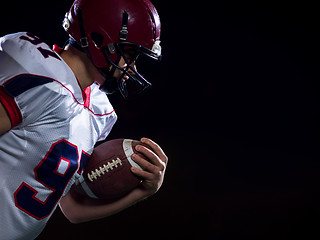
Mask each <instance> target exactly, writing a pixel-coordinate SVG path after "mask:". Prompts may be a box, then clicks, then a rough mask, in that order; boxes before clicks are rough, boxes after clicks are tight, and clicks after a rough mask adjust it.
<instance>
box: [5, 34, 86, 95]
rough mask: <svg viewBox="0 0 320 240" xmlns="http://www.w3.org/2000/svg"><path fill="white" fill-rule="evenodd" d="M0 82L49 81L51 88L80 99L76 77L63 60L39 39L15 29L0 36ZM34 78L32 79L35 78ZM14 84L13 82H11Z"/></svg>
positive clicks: (38, 83)
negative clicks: (0, 66) (12, 32)
mask: <svg viewBox="0 0 320 240" xmlns="http://www.w3.org/2000/svg"><path fill="white" fill-rule="evenodd" d="M0 59H1V65H2V68H1V69H0V78H1V79H2V80H1V79H0V83H1V82H7V83H8V82H12V85H16V86H19V84H21V83H23V84H24V85H27V84H28V83H30V84H31V85H30V84H29V85H28V86H29V87H30V88H31V87H34V84H33V83H37V84H36V85H40V84H41V85H42V84H44V83H48V82H50V83H51V84H50V86H52V87H53V89H54V90H56V91H58V92H60V93H61V89H64V90H65V91H63V92H65V93H67V94H70V93H71V94H72V96H73V97H75V98H76V99H82V93H81V89H80V87H79V84H78V82H77V79H76V77H75V76H74V74H73V72H72V71H71V69H70V68H69V66H68V65H67V64H66V63H65V62H64V61H63V59H62V58H61V57H60V56H59V54H57V53H56V52H55V51H53V50H52V49H51V48H50V47H49V46H48V45H47V44H46V43H45V42H44V41H43V40H42V39H41V38H39V37H38V36H36V35H34V34H32V33H29V32H19V33H14V34H9V35H6V36H4V37H2V38H0ZM35 80H36V81H35ZM13 83H15V84H13Z"/></svg>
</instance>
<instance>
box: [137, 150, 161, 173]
mask: <svg viewBox="0 0 320 240" xmlns="http://www.w3.org/2000/svg"><path fill="white" fill-rule="evenodd" d="M131 158H132V160H133V161H135V162H136V163H137V164H138V165H139V166H140V167H141V168H142V169H143V170H144V171H147V172H150V173H155V172H157V171H158V169H157V168H158V167H157V166H156V165H154V164H153V163H151V162H149V161H147V160H146V159H144V158H143V157H141V156H139V155H138V154H133V155H132V156H131Z"/></svg>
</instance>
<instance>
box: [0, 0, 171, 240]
mask: <svg viewBox="0 0 320 240" xmlns="http://www.w3.org/2000/svg"><path fill="white" fill-rule="evenodd" d="M63 27H64V28H65V30H66V31H67V32H68V33H69V36H70V39H69V40H68V43H67V44H66V46H65V47H64V48H63V49H59V48H58V47H54V49H53V50H52V49H51V48H49V47H48V45H46V44H45V43H44V42H43V41H42V40H41V39H40V38H39V37H37V36H36V35H34V34H32V33H28V32H20V33H15V34H10V35H7V36H4V37H2V38H0V225H1V230H0V239H2V240H10V239H34V238H35V237H37V236H38V235H39V233H40V232H41V231H42V229H43V228H44V226H45V224H46V222H47V221H48V219H49V218H50V216H51V215H52V213H53V211H54V210H55V209H56V207H57V205H59V206H60V208H61V210H62V212H63V213H64V215H65V216H66V217H67V218H68V219H69V220H70V221H71V222H73V223H78V222H83V221H89V220H92V219H98V218H103V217H106V216H110V215H112V214H114V213H116V212H119V211H121V210H123V209H125V208H127V207H129V206H131V205H132V204H134V203H136V202H138V201H140V200H142V199H144V198H147V197H149V196H150V195H152V194H154V193H155V192H157V190H158V189H159V188H160V187H161V184H162V181H163V178H164V173H165V169H166V164H167V157H166V155H165V153H164V152H163V151H162V149H161V148H160V146H159V145H158V144H156V143H155V142H153V141H152V140H150V139H147V138H142V139H141V141H142V142H144V143H146V144H148V145H149V146H150V147H151V149H153V152H152V151H150V150H148V149H147V148H145V147H142V148H141V149H140V150H139V151H140V152H141V153H143V154H144V155H145V156H147V158H148V161H146V160H144V159H143V158H141V157H139V156H138V155H135V154H134V155H133V156H132V158H133V160H134V161H136V162H137V163H138V164H139V165H140V166H141V167H142V170H139V169H137V168H134V167H133V168H132V169H131V170H132V172H133V173H134V174H136V175H137V176H139V177H141V178H142V179H143V181H142V184H141V186H140V187H139V188H136V189H135V190H133V191H132V192H131V193H129V194H128V195H127V196H125V197H123V198H121V199H119V200H117V201H114V202H112V203H106V202H105V201H103V200H97V199H91V198H89V197H83V196H77V195H76V194H72V195H71V194H70V191H69V190H70V188H71V187H72V185H73V183H74V182H75V180H76V179H78V178H79V177H80V176H81V174H82V172H83V170H84V168H85V166H86V163H87V161H88V159H89V157H90V154H91V153H92V151H93V148H94V146H95V144H96V142H97V141H101V140H104V139H105V138H106V137H107V135H108V134H109V132H110V130H111V128H112V126H113V125H114V123H115V121H116V119H117V116H116V113H115V111H114V109H113V107H112V106H111V104H110V102H109V100H108V98H107V95H106V93H107V94H111V93H113V92H116V91H119V92H120V93H121V94H122V95H123V96H124V97H125V98H130V97H131V96H133V95H135V94H139V93H142V92H143V91H145V90H146V89H148V88H149V87H150V83H149V82H148V81H147V80H146V79H145V78H144V77H143V76H142V75H141V74H139V72H138V71H137V69H136V60H137V58H138V57H139V56H140V55H145V56H148V57H150V58H151V59H155V60H159V59H160V57H161V47H160V20H159V16H158V13H157V11H156V9H155V7H154V6H153V5H152V4H151V3H150V2H149V0H95V1H93V0H76V1H75V2H74V4H73V5H72V7H71V9H70V11H69V12H68V13H67V14H66V16H65V19H64V21H63Z"/></svg>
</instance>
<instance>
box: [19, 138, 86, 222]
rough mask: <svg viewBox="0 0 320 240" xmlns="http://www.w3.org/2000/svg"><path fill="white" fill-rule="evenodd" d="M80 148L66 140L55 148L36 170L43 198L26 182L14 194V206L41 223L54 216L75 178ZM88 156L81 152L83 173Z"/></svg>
mask: <svg viewBox="0 0 320 240" xmlns="http://www.w3.org/2000/svg"><path fill="white" fill-rule="evenodd" d="M78 159H79V157H78V149H77V146H75V145H73V144H71V143H69V142H68V141H66V140H61V141H59V142H57V143H55V144H53V145H52V146H51V148H50V150H49V152H48V153H47V155H46V156H45V157H44V159H43V160H42V161H41V162H40V163H39V164H38V165H37V166H36V167H35V169H34V174H35V179H36V180H37V181H38V182H39V185H38V188H41V189H43V190H41V193H42V194H44V193H45V194H46V196H47V197H46V198H45V199H43V196H42V198H41V199H40V196H37V194H39V192H38V191H37V190H35V189H34V188H33V187H31V186H30V185H28V184H27V183H25V182H23V183H22V184H21V185H20V187H19V188H18V189H17V191H16V192H15V194H14V199H15V204H16V206H17V207H18V208H20V209H21V210H22V211H24V212H26V213H27V214H28V215H30V216H32V217H34V218H36V219H38V220H40V219H43V218H45V217H47V216H49V215H50V214H51V212H52V211H53V210H54V209H55V206H56V205H57V203H58V201H59V199H60V198H61V196H62V194H63V193H64V190H65V188H66V186H67V185H68V183H69V181H70V179H71V178H72V176H73V174H74V173H75V172H76V171H77V169H78ZM88 160H89V155H88V154H87V153H85V152H82V155H81V159H80V168H79V169H80V170H82V169H84V168H85V166H86V164H87V162H88Z"/></svg>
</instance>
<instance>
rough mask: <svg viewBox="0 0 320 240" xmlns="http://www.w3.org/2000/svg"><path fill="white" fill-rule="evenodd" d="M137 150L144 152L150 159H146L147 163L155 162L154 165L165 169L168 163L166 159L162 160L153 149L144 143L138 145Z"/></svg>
mask: <svg viewBox="0 0 320 240" xmlns="http://www.w3.org/2000/svg"><path fill="white" fill-rule="evenodd" d="M136 150H137V151H138V152H140V153H142V154H143V155H144V156H145V157H146V158H147V159H148V161H146V163H148V165H151V164H153V165H155V166H157V167H159V168H160V170H161V171H163V169H164V168H165V166H166V165H165V163H164V161H162V160H161V159H160V157H159V156H158V155H156V154H155V153H154V152H153V151H151V150H150V149H148V148H146V147H144V146H142V145H137V146H136Z"/></svg>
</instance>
